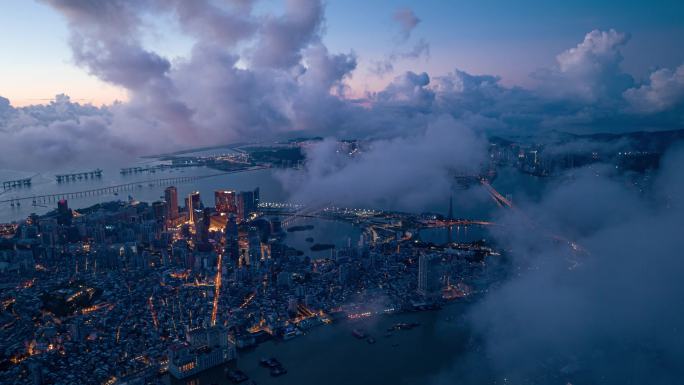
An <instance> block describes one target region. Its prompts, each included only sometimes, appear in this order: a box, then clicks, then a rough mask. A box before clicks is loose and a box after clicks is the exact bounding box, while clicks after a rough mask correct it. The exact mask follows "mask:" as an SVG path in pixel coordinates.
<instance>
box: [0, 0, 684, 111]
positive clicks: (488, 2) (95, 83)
mask: <svg viewBox="0 0 684 385" xmlns="http://www.w3.org/2000/svg"><path fill="white" fill-rule="evenodd" d="M657 3H658V7H653V6H652V5H651V4H652V3H651V2H646V1H629V0H627V1H624V0H623V1H600V2H596V1H585V0H582V1H572V2H556V1H552V2H550V1H542V0H522V1H493V0H483V1H465V0H454V1H440V0H428V1H425V0H422V1H370V2H369V1H357V0H350V1H347V0H345V1H342V0H330V1H328V2H326V10H325V20H326V21H325V24H324V29H325V31H324V33H323V34H322V38H323V42H324V43H325V45H326V46H327V47H328V49H329V50H330V51H331V52H333V53H349V52H352V51H353V52H354V53H356V55H357V56H358V66H357V68H356V69H355V71H354V72H353V74H352V77H351V78H350V79H348V80H347V83H348V84H349V85H350V86H351V88H352V91H353V92H352V93H351V94H352V95H361V94H363V93H364V92H365V91H376V90H379V89H381V88H382V87H383V86H384V85H386V84H387V83H388V82H390V81H391V80H392V79H393V78H394V77H395V76H396V75H398V74H400V73H402V72H404V71H406V70H412V71H414V72H421V71H426V72H428V73H430V74H444V73H447V72H449V71H453V70H454V69H455V68H458V69H461V70H465V71H466V72H468V73H472V74H493V75H498V76H500V77H501V78H502V83H503V84H505V85H509V86H510V85H522V86H525V85H528V84H529V83H530V82H531V80H530V77H529V74H530V73H531V72H533V71H535V70H536V69H538V68H540V67H546V66H549V65H551V64H552V63H553V62H554V58H555V56H556V55H557V54H559V53H560V52H562V51H563V50H565V49H566V48H567V47H570V46H573V45H574V44H576V42H577V41H580V40H581V39H582V37H583V36H584V34H585V33H587V32H588V31H590V30H593V29H609V28H614V29H616V30H618V31H622V32H626V33H628V34H629V35H630V42H629V44H628V45H627V46H625V47H624V49H623V50H622V53H623V55H624V58H625V60H624V62H623V63H622V66H623V69H624V70H625V71H626V72H627V73H630V74H631V75H633V76H634V77H635V78H636V79H642V78H645V77H647V76H648V73H649V72H650V71H651V70H653V69H656V68H660V67H669V68H674V67H676V66H677V65H679V64H681V63H682V62H684V50H683V49H681V45H680V44H681V41H684V23H682V22H681V21H682V20H684V3H682V2H681V1H676V0H663V1H658V2H657ZM617 7H619V10H620V12H615V10H616V8H617ZM280 8H282V5H281V3H280V2H278V1H272V0H267V1H261V2H257V4H256V8H255V12H256V13H278V12H281V9H280ZM403 9H411V10H412V11H413V12H414V14H415V16H416V17H417V18H418V19H419V22H418V23H417V24H416V25H415V28H414V29H413V30H412V31H410V36H403V35H402V25H401V23H400V22H398V20H397V18H396V14H397V12H398V11H400V10H403ZM176 24H177V23H176V22H175V21H174V20H172V19H171V18H170V17H166V16H163V15H162V16H157V15H153V14H148V15H146V16H145V28H144V30H143V31H142V33H143V34H144V36H143V39H142V41H143V42H144V45H145V47H146V48H149V49H151V50H153V51H155V52H157V53H159V54H160V55H162V56H164V57H166V58H167V59H170V60H171V61H172V62H173V60H174V59H176V58H183V57H186V56H187V55H188V53H189V52H190V49H191V47H192V45H193V39H192V38H191V37H189V36H187V35H186V34H184V33H182V32H181V30H180V28H179V27H178V25H176ZM0 25H2V26H3V27H4V28H3V30H4V31H5V33H3V34H1V35H0V47H2V48H3V50H4V52H5V54H4V55H2V60H1V61H0V68H1V69H2V70H1V71H0V95H1V96H3V97H6V98H8V99H9V100H10V102H11V104H12V105H14V106H25V105H30V104H41V103H45V102H47V101H49V100H51V99H52V98H53V97H54V95H56V94H59V93H65V94H67V95H69V96H71V98H72V100H73V101H77V102H80V103H83V102H90V103H93V104H96V105H100V104H103V103H104V104H109V103H111V102H112V101H114V100H126V98H127V93H126V90H125V89H123V88H121V87H119V86H115V85H111V84H107V83H105V82H103V81H102V80H100V79H98V78H96V77H95V76H91V75H89V74H88V71H87V70H86V69H83V68H79V67H78V66H76V65H75V64H74V61H73V60H72V54H71V51H70V48H69V30H68V25H67V21H66V20H65V18H64V17H63V15H61V14H60V13H58V12H57V11H56V10H55V9H54V8H52V7H50V6H48V5H47V4H44V3H42V2H40V1H38V2H34V1H28V0H3V1H2V12H0ZM420 42H423V43H425V45H426V46H428V47H429V50H425V51H423V52H421V53H420V54H419V55H417V57H408V55H407V56H406V57H403V58H400V59H398V60H396V61H395V63H394V65H393V66H392V67H393V70H392V71H389V72H387V73H383V74H378V73H377V71H374V70H373V69H374V68H375V67H376V66H377V63H378V62H380V61H382V60H383V59H384V58H386V57H388V56H389V55H392V54H393V53H394V54H397V53H398V54H399V55H401V54H402V53H406V52H409V51H411V50H412V49H413V48H414V47H416V46H417V45H418V44H419V43H420ZM677 46H679V47H680V49H676V48H675V47H677ZM245 65H248V64H245Z"/></svg>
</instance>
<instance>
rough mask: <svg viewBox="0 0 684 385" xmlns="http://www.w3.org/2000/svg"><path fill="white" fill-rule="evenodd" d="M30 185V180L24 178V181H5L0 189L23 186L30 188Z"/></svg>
mask: <svg viewBox="0 0 684 385" xmlns="http://www.w3.org/2000/svg"><path fill="white" fill-rule="evenodd" d="M30 185H31V178H24V179H16V180H6V181H4V182H2V189H3V190H7V189H10V188H12V187H23V186H30Z"/></svg>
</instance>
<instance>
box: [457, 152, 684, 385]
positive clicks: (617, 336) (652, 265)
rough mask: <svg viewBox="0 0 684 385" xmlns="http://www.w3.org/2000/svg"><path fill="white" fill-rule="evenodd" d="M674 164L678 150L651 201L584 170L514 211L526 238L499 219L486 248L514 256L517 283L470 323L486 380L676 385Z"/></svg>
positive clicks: (681, 264) (678, 229)
mask: <svg viewBox="0 0 684 385" xmlns="http://www.w3.org/2000/svg"><path fill="white" fill-rule="evenodd" d="M682 162H684V151H681V148H680V149H679V151H675V152H674V153H671V154H669V155H668V156H667V157H666V160H665V161H664V164H663V168H662V170H661V172H660V173H659V175H658V176H657V182H656V186H659V188H657V189H656V190H655V191H656V192H655V193H653V194H649V195H646V196H644V195H640V194H639V193H638V192H637V191H633V190H631V189H629V188H625V183H624V182H623V181H622V180H620V178H618V177H617V176H611V177H606V176H597V175H596V174H595V172H589V171H590V170H587V172H585V173H581V174H580V175H577V176H576V178H575V179H574V180H572V181H570V182H568V183H564V184H561V185H559V186H557V187H556V188H555V189H554V190H553V191H551V192H550V194H548V196H547V197H545V198H544V199H543V200H542V201H541V202H539V203H538V204H527V205H524V206H523V210H525V212H526V213H527V214H528V215H529V216H531V217H532V218H534V220H535V221H537V222H538V226H537V229H536V230H532V231H530V229H529V227H528V226H526V225H524V224H523V223H524V221H522V220H521V219H520V218H518V217H516V214H514V213H510V214H509V216H508V217H507V218H505V219H503V220H504V222H505V223H508V224H509V226H507V227H505V231H501V232H500V233H499V234H496V239H497V240H498V241H499V242H501V244H502V247H504V248H505V249H506V250H512V251H511V258H513V260H512V261H513V262H512V264H513V270H514V271H516V272H517V273H516V274H514V275H512V276H511V277H510V279H509V280H508V281H507V282H505V283H504V284H503V285H502V286H500V287H498V288H497V289H496V290H493V291H490V292H489V293H488V295H487V296H486V297H485V298H484V299H483V301H482V302H481V303H479V304H478V305H476V306H475V308H474V310H473V311H472V312H471V314H470V320H471V321H472V322H471V326H472V327H473V328H474V330H475V332H476V333H477V334H478V335H480V336H482V337H483V338H484V341H485V345H484V346H485V351H484V353H483V354H484V356H485V357H486V358H482V359H486V360H487V364H488V365H489V366H490V367H491V370H492V371H493V373H494V375H495V377H496V378H507V379H508V380H507V381H508V382H510V383H602V384H625V383H649V384H669V383H676V382H677V381H678V379H679V378H681V376H682V374H684V373H683V372H682V368H681V367H680V365H679V364H678V363H679V362H681V360H682V359H684V349H683V348H682V347H683V346H684V335H682V333H681V330H680V329H681V327H680V325H681V324H682V323H683V322H684V311H682V309H683V308H682V305H683V304H684V302H682V298H681V295H680V293H681V292H683V291H684V285H683V284H681V280H680V279H679V278H678V276H677V274H678V273H676V272H679V271H681V270H682V268H684V261H682V259H681V258H679V257H678V254H677V252H676V250H681V248H682V247H684V241H683V240H682V238H681V236H680V234H681V233H682V231H683V230H684V222H682V220H681V218H682V215H683V214H684V206H683V205H682V204H680V202H679V200H678V199H669V198H668V197H675V196H677V195H671V194H681V193H682V191H684V190H682V188H683V186H684V179H683V178H682V174H681V172H679V171H678V170H679V169H680V168H681V165H682ZM662 191H667V193H665V194H662V193H661V192H662ZM547 232H555V233H560V234H566V235H569V236H572V237H574V239H575V240H576V241H577V242H578V243H579V244H581V245H582V246H584V247H585V248H586V249H587V250H589V253H590V254H589V255H575V254H573V253H572V252H571V251H570V249H569V248H568V247H567V245H565V244H564V243H557V242H553V241H551V240H549V239H548V238H547V237H546V236H545V234H546V233H547ZM576 262H579V264H576ZM457 368H458V369H455V373H459V371H464V372H468V368H467V367H464V366H459V364H457ZM459 374H464V373H459ZM450 375H451V374H450ZM466 377H470V378H472V377H476V374H473V373H470V374H468V375H467V376H466Z"/></svg>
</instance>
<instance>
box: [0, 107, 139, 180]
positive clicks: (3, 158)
mask: <svg viewBox="0 0 684 385" xmlns="http://www.w3.org/2000/svg"><path fill="white" fill-rule="evenodd" d="M117 108H119V106H112V107H110V108H97V107H93V106H91V105H80V104H78V103H72V102H71V101H70V100H69V97H68V96H65V95H57V97H56V98H55V100H54V101H52V102H50V103H49V104H47V105H37V106H30V107H23V108H13V107H11V106H10V105H9V103H8V100H7V99H4V98H0V135H1V136H2V145H1V151H0V164H2V165H3V168H12V169H15V170H26V171H42V170H49V169H52V168H54V167H73V166H76V165H77V164H78V163H79V162H82V161H83V160H84V159H91V160H92V159H98V160H99V161H100V162H106V163H109V164H112V163H114V164H117V163H118V162H121V161H122V159H126V158H128V157H130V156H131V155H132V154H137V153H139V152H140V151H141V150H143V149H144V148H145V145H144V144H143V143H140V142H136V141H131V140H129V139H128V138H126V137H125V136H122V135H121V134H120V133H119V132H116V131H114V130H112V119H113V114H112V110H116V109H117ZM103 148H105V149H107V150H106V151H102V149H103Z"/></svg>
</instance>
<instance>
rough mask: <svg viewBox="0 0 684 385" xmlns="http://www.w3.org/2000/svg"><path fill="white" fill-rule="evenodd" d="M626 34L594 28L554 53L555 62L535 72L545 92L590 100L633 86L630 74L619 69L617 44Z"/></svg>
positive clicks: (617, 93) (551, 94) (618, 92)
mask: <svg viewBox="0 0 684 385" xmlns="http://www.w3.org/2000/svg"><path fill="white" fill-rule="evenodd" d="M628 40H629V36H628V35H627V34H624V33H620V32H617V31H615V30H613V29H610V30H608V31H599V30H593V31H591V32H589V33H587V34H586V35H585V36H584V40H583V41H582V42H581V43H579V44H578V45H577V46H575V47H573V48H570V49H568V50H566V51H564V52H562V53H560V54H559V55H558V56H557V57H556V62H557V65H556V67H553V68H548V69H543V70H540V71H538V72H537V73H535V74H534V76H535V77H536V78H537V79H538V80H539V81H540V87H541V88H542V89H543V91H544V92H545V93H547V94H548V95H550V96H555V97H576V98H579V99H581V100H584V101H587V102H593V101H596V100H600V99H603V98H607V97H614V96H616V95H619V94H621V93H622V92H623V91H624V90H626V89H627V88H629V87H630V86H632V83H633V79H632V78H631V76H629V75H627V74H625V73H623V72H622V71H621V69H620V63H621V62H622V59H623V57H622V54H621V52H620V48H621V47H623V46H624V45H625V44H627V42H628Z"/></svg>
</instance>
